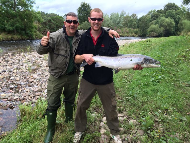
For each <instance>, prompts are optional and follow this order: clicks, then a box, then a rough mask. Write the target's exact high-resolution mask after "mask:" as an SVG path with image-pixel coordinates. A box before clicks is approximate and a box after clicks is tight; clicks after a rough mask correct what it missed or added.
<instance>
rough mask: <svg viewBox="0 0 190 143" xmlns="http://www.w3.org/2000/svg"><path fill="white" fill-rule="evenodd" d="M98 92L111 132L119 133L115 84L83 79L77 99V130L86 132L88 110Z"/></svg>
mask: <svg viewBox="0 0 190 143" xmlns="http://www.w3.org/2000/svg"><path fill="white" fill-rule="evenodd" d="M96 92H97V93H98V95H99V98H100V100H101V102H102V104H103V108H104V111H105V115H106V120H107V125H108V127H109V129H110V132H111V134H114V135H117V134H118V133H119V120H118V114H117V111H116V110H117V109H116V99H115V95H116V94H115V89H114V84H113V83H110V84H106V85H94V84H91V83H89V82H88V81H86V80H85V79H83V78H82V79H81V84H80V88H79V96H78V101H77V112H76V118H75V131H76V132H84V131H85V129H86V124H87V116H86V110H87V109H88V108H89V107H90V103H91V100H92V98H93V97H94V96H95V93H96Z"/></svg>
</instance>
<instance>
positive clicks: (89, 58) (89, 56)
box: [75, 54, 94, 65]
mask: <svg viewBox="0 0 190 143" xmlns="http://www.w3.org/2000/svg"><path fill="white" fill-rule="evenodd" d="M92 57H93V54H83V55H76V56H75V63H77V64H81V63H82V62H83V61H84V60H85V61H86V62H87V63H88V64H89V65H91V64H92V63H93V62H94V59H93V58H92Z"/></svg>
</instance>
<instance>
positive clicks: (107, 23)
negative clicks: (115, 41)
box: [102, 14, 111, 27]
mask: <svg viewBox="0 0 190 143" xmlns="http://www.w3.org/2000/svg"><path fill="white" fill-rule="evenodd" d="M102 26H103V27H111V20H110V17H109V15H108V14H104V21H103V23H102Z"/></svg>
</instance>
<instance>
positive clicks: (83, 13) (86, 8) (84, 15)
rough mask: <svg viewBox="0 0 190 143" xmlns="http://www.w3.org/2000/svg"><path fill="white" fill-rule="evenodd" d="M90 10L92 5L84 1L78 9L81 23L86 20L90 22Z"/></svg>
mask: <svg viewBox="0 0 190 143" xmlns="http://www.w3.org/2000/svg"><path fill="white" fill-rule="evenodd" d="M90 11H91V7H90V5H89V4H87V3H85V2H82V3H81V5H80V7H79V8H78V9H77V12H78V18H79V23H80V24H82V23H83V22H85V21H87V22H88V17H89V14H90Z"/></svg>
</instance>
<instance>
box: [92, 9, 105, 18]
mask: <svg viewBox="0 0 190 143" xmlns="http://www.w3.org/2000/svg"><path fill="white" fill-rule="evenodd" d="M92 12H97V13H102V18H103V12H102V10H101V9H99V8H94V9H92V10H91V11H90V17H91V13H92Z"/></svg>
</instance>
